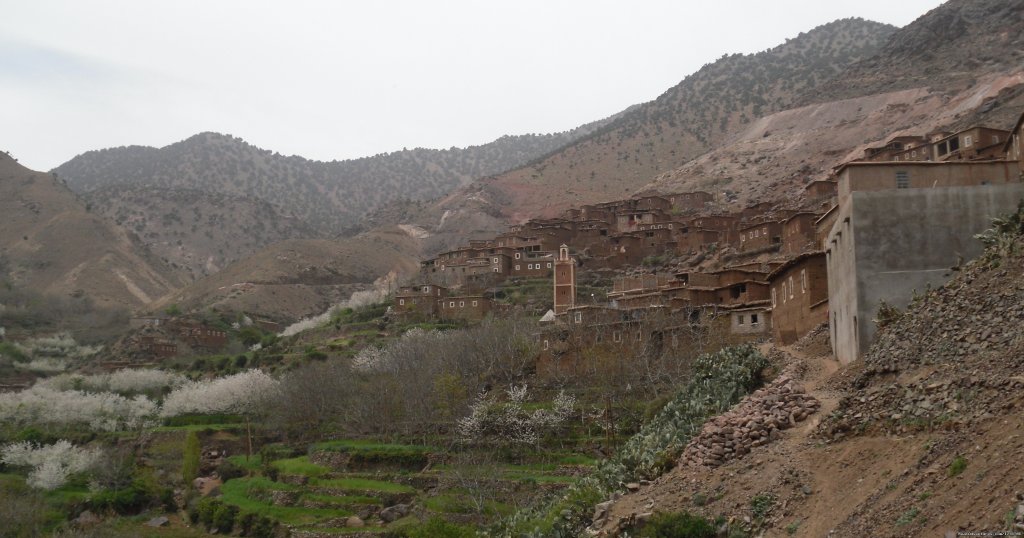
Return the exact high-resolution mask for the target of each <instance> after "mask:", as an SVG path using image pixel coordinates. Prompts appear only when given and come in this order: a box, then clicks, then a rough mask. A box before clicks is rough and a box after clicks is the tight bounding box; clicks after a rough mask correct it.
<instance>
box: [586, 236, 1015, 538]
mask: <svg viewBox="0 0 1024 538" xmlns="http://www.w3.org/2000/svg"><path fill="white" fill-rule="evenodd" d="M1019 243H1020V242H1019V241H1018V243H1017V244H1018V247H1019ZM1018 250H1020V249H1019V248H1018ZM891 314H892V315H891V316H890V319H888V324H887V326H886V327H885V329H884V330H883V332H882V334H881V336H880V339H879V341H878V343H877V344H876V345H875V346H874V347H873V348H872V350H871V352H870V353H869V354H868V356H867V357H866V358H865V360H864V361H862V362H860V363H855V364H852V365H847V366H840V365H839V364H838V363H837V362H836V361H835V360H834V359H833V358H832V356H831V353H830V352H829V350H828V345H827V342H828V339H827V333H826V332H825V331H823V330H818V331H816V332H815V333H812V334H811V335H809V336H808V337H807V338H805V339H804V340H802V341H800V342H798V343H797V344H795V345H794V346H792V347H790V348H782V349H778V350H775V351H773V352H772V357H773V361H774V363H775V365H776V367H777V368H778V370H779V371H781V372H783V374H782V375H780V377H778V378H776V380H775V382H773V383H772V384H770V385H768V386H767V387H766V388H764V389H762V390H761V391H759V394H760V396H758V395H757V394H755V395H752V396H751V397H749V398H748V399H746V400H745V401H744V402H741V403H740V404H739V405H738V406H737V407H736V408H735V409H734V410H733V411H731V412H730V413H729V414H727V415H723V416H722V417H718V419H717V421H715V422H711V423H709V424H708V425H706V426H705V429H704V430H703V432H702V435H701V436H700V437H698V438H697V439H696V440H695V441H694V442H693V443H692V444H691V446H690V447H689V448H688V449H687V450H686V451H685V453H684V456H683V458H682V461H681V464H680V465H678V466H677V467H676V468H675V469H674V470H672V471H671V472H669V473H668V474H666V475H664V476H662V477H661V478H659V479H658V480H655V481H653V482H651V483H649V484H644V485H641V486H640V487H639V488H638V490H637V491H635V492H630V493H628V494H627V495H625V496H623V497H621V498H619V499H616V500H615V501H614V502H612V503H609V504H608V505H606V506H605V507H603V512H604V513H603V514H602V517H601V520H600V521H599V522H597V523H596V524H595V525H594V526H593V527H592V528H591V531H592V534H594V535H601V536H616V535H619V534H621V530H622V529H625V528H628V527H629V526H630V525H632V524H633V523H634V522H635V521H637V520H642V519H644V518H645V517H648V514H650V513H653V512H680V511H689V512H691V513H698V514H701V515H703V516H706V517H711V518H714V517H718V516H722V517H724V518H725V520H727V521H732V522H733V525H734V526H739V527H743V528H746V529H747V530H749V531H750V534H751V535H752V536H766V537H771V536H813V537H822V536H828V537H834V538H839V537H850V538H853V537H858V538H859V537H864V536H872V537H896V536H899V537H904V536H922V537H933V536H938V537H945V536H956V533H957V532H958V531H960V532H964V531H974V532H981V531H988V532H998V531H1007V532H1010V531H1012V532H1018V533H1024V465H1020V457H1021V454H1024V420H1022V418H1021V408H1022V406H1024V377H1022V376H1024V368H1022V367H1024V255H1021V254H1012V253H1010V252H1004V253H1003V255H1002V256H1000V257H995V258H992V257H990V258H988V259H986V260H981V261H978V262H975V263H972V264H969V265H968V266H966V267H965V268H963V270H962V271H961V273H960V274H959V275H958V276H957V277H956V278H955V279H954V280H952V281H951V282H950V283H949V284H948V285H947V286H945V287H943V288H940V289H937V290H934V291H932V292H930V293H929V294H927V295H926V296H925V297H922V298H921V299H919V300H918V301H917V302H916V303H914V304H913V305H911V306H910V307H909V308H908V310H907V312H905V313H900V312H893V313H891ZM782 387H789V392H788V393H784V392H783V393H782V394H784V395H789V396H790V397H794V398H795V396H796V395H801V398H800V400H801V403H800V405H795V404H791V405H792V408H793V409H799V410H801V411H812V410H813V408H812V407H805V405H804V402H813V401H815V400H816V401H818V402H820V408H819V409H818V410H817V412H813V413H810V414H808V416H807V419H806V420H804V421H802V422H801V421H797V420H794V421H793V422H790V421H788V420H783V421H781V422H782V424H783V425H786V426H790V427H788V428H782V427H778V426H776V428H775V430H774V433H769V435H768V437H767V438H768V441H767V442H762V443H760V445H758V446H755V445H754V443H750V448H749V453H747V454H742V455H741V454H735V456H742V457H734V453H735V450H734V453H729V452H727V451H726V450H725V448H726V447H727V445H726V443H725V441H726V440H727V438H728V436H727V435H726V431H725V430H726V428H728V427H732V428H733V431H732V435H735V432H736V431H742V428H745V429H747V430H748V431H747V433H749V432H750V431H753V429H754V428H753V427H755V426H757V422H756V420H755V421H753V422H751V421H752V419H754V418H755V417H761V419H762V424H764V423H766V422H769V420H771V421H773V423H774V420H775V418H769V417H778V418H781V416H780V415H781V414H780V413H774V414H773V413H770V412H769V413H768V416H767V417H766V416H765V411H764V408H765V406H766V405H767V406H769V408H770V407H771V406H773V405H779V407H780V408H782V407H784V404H783V403H782V401H779V396H780V392H781V391H780V389H781V388H782ZM800 388H802V389H804V390H805V392H798V390H794V389H800ZM773 399H775V400H776V401H774V402H772V400H773ZM766 400H767V401H768V402H771V403H766ZM783 401H784V400H783ZM776 411H778V409H776ZM796 416H797V415H796V414H794V419H795V418H796ZM786 418H787V419H788V415H787V416H786ZM741 423H742V424H741ZM747 424H750V426H747ZM737 425H739V427H737ZM762 428H763V426H762ZM761 431H764V430H763V429H762V430H761ZM768 431H772V429H771V428H770V427H769V428H768ZM747 433H744V435H747ZM758 438H760V437H758ZM716 441H717V442H716ZM716 444H718V445H720V446H721V447H722V448H721V450H720V451H721V452H722V453H723V454H722V457H721V458H720V459H715V458H714V457H711V458H708V455H709V454H711V455H712V456H713V455H714V454H715V453H714V447H715V445H716ZM741 451H742V450H741ZM709 459H710V463H713V464H715V463H720V464H719V465H717V466H715V465H710V466H709V465H707V463H709V461H708V460H709Z"/></svg>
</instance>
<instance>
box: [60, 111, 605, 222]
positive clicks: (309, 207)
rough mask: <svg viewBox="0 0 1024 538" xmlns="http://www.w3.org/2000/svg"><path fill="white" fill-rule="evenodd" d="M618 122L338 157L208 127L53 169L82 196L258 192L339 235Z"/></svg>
mask: <svg viewBox="0 0 1024 538" xmlns="http://www.w3.org/2000/svg"><path fill="white" fill-rule="evenodd" d="M609 120H610V119H609ZM609 120H602V121H597V122H594V123H592V124H588V125H584V126H582V127H579V128H577V129H574V130H572V131H567V132H564V133H556V134H546V135H522V136H505V137H502V138H499V139H498V140H495V141H493V142H490V143H488V144H484V145H480V146H471V147H468V148H464V149H457V148H451V149H445V150H434V149H421V148H417V149H412V150H402V151H396V152H393V153H387V154H380V155H375V156H372V157H365V158H360V159H352V160H347V161H332V162H320V161H311V160H308V159H304V158H302V157H297V156H291V157H286V156H283V155H280V154H278V153H276V152H271V151H268V150H263V149H260V148H257V147H255V146H252V145H250V144H248V143H246V142H244V141H243V140H242V139H240V138H235V137H232V136H230V135H221V134H217V133H202V134H198V135H195V136H193V137H191V138H188V139H187V140H184V141H181V142H178V143H175V144H171V145H169V146H166V147H163V148H159V149H157V148H151V147H142V146H131V147H121V148H112V149H104V150H99V151H90V152H86V153H84V154H82V155H79V156H77V157H75V158H74V159H72V160H70V161H68V162H66V163H64V164H62V165H61V166H59V167H57V168H56V169H54V172H56V173H57V174H58V175H59V177H61V178H62V179H64V180H65V181H66V182H67V183H68V185H70V186H71V188H72V189H74V190H75V191H77V192H89V191H93V190H96V189H99V188H102V187H111V186H117V187H121V186H125V185H128V186H137V187H138V186H146V187H160V188H163V189H179V188H183V189H189V190H198V191H204V192H216V193H223V194H230V195H235V196H245V197H251V198H258V199H261V200H264V201H267V202H270V203H273V204H276V205H279V206H280V207H281V208H282V209H283V210H284V211H285V212H287V213H291V214H293V215H296V216H297V217H299V218H300V219H302V220H304V221H305V222H306V223H307V224H308V225H311V226H314V227H316V228H318V229H320V230H322V231H323V232H325V233H328V234H330V233H338V232H342V231H345V230H350V229H352V228H353V227H358V226H359V220H360V218H361V217H362V216H363V215H364V214H366V213H367V212H369V211H372V210H373V209H374V208H376V207H378V206H380V205H382V204H384V203H387V202H389V201H391V200H398V199H410V200H423V199H432V198H436V197H438V196H442V195H444V194H446V193H448V192H450V191H451V190H453V189H455V188H456V187H459V186H460V185H464V184H466V183H468V182H470V181H472V180H473V179H476V178H478V177H482V176H485V175H489V174H495V173H498V172H501V171H504V170H508V169H509V168H513V167H515V166H519V165H522V164H523V163H525V162H528V161H529V160H530V159H533V158H535V157H537V156H538V155H542V154H544V153H547V152H549V151H552V150H554V149H555V148H558V147H561V146H562V145H564V144H566V143H569V142H571V141H573V140H576V139H577V138H579V137H580V136H584V135H586V134H588V133H590V132H591V131H593V130H594V129H596V128H598V127H600V126H601V125H603V124H604V123H605V122H607V121H609ZM111 192H116V191H111ZM184 209H185V208H180V210H184ZM150 217H151V218H155V217H156V216H155V215H151V216H150Z"/></svg>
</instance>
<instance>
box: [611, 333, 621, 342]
mask: <svg viewBox="0 0 1024 538" xmlns="http://www.w3.org/2000/svg"><path fill="white" fill-rule="evenodd" d="M621 341H622V333H621V332H619V331H613V332H612V342H621Z"/></svg>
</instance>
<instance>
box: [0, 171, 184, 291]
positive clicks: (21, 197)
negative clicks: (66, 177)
mask: <svg viewBox="0 0 1024 538" xmlns="http://www.w3.org/2000/svg"><path fill="white" fill-rule="evenodd" d="M0 214H2V215H3V217H2V219H3V225H2V226H0V261H2V262H3V263H0V279H7V280H9V281H10V282H11V283H12V284H13V285H14V286H17V287H24V288H27V289H32V290H36V291H39V292H43V293H48V294H57V295H72V294H73V295H76V296H81V295H84V296H87V297H91V298H92V299H93V300H95V301H96V303H97V304H100V305H103V306H122V307H126V308H129V309H132V310H135V309H139V308H142V307H144V306H145V305H147V304H148V303H150V302H151V301H153V300H155V299H157V298H159V297H160V296H162V295H164V294H166V293H168V292H170V291H172V290H174V289H177V288H179V287H180V286H182V285H183V284H184V278H183V275H182V274H180V273H179V272H177V271H175V270H173V269H172V268H171V267H169V266H168V265H166V264H164V263H163V262H162V261H161V260H160V259H158V258H157V257H156V256H154V255H152V254H151V253H150V252H148V250H147V249H146V248H145V246H144V245H142V244H141V243H140V242H139V241H138V240H137V239H136V238H135V237H133V236H132V235H131V234H130V233H128V232H126V231H124V230H123V229H121V228H119V227H117V226H116V225H114V223H113V222H110V221H108V220H106V219H105V218H103V217H102V216H100V215H97V214H94V213H90V212H88V211H87V210H86V206H85V204H84V203H83V202H82V201H81V200H79V199H78V198H77V197H76V196H75V195H74V194H73V193H72V192H71V191H70V190H68V188H67V187H66V186H65V185H64V184H63V183H61V182H60V181H58V180H56V179H55V178H54V177H53V176H52V175H51V174H45V173H42V172H34V171H32V170H29V169H27V168H25V167H23V166H21V165H20V164H18V163H17V162H16V161H15V160H14V159H13V158H11V157H10V156H8V155H6V154H2V153H0Z"/></svg>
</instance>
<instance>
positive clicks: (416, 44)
mask: <svg viewBox="0 0 1024 538" xmlns="http://www.w3.org/2000/svg"><path fill="white" fill-rule="evenodd" d="M940 3H941V2H940V1H938V0H903V1H900V2H892V1H891V0H886V1H882V0H858V1H846V0H842V1H840V0H829V1H821V0H813V1H796V0H774V1H770V2H769V1H764V0H742V1H739V0H724V1H721V0H720V1H712V2H707V1H701V2H696V1H683V0H674V1H644V0H635V1H631V2H607V1H595V0H580V1H568V0H566V1H559V0H544V1H534V0H516V1H506V2H494V1H491V2H485V1H480V0H476V1H472V0H459V1H455V0H452V1H441V0H438V1H433V2H428V1H424V0H410V1H379V2H377V1H369V0H361V1H358V2H356V1H326V0H324V1H312V0H309V1H304V0H298V1H296V0H290V1H287V2H285V1H279V2H268V1H254V0H204V1H198V0H174V1H167V0H164V1H162V2H155V1H139V0H120V1H115V0H109V1H103V0H65V1H58V0H31V1H26V0H0V150H5V151H9V152H11V154H12V155H14V156H15V157H17V158H19V159H20V160H21V162H22V163H23V164H25V165H27V166H29V167H30V168H34V169H38V170H48V169H50V168H53V167H55V166H57V165H59V164H61V163H62V162H64V161H66V160H68V159H70V158H72V157H74V156H75V155H77V154H79V153H82V152H84V151H87V150H90V149H99V148H105V147H112V146H121V145H131V144H141V145H151V146H158V147H159V146H164V145H167V144H170V143H173V142H176V141H178V140H182V139H184V138H187V137H189V136H191V135H193V134H195V133H198V132H202V131H217V132H221V133H229V134H232V135H235V136H240V137H242V138H244V139H246V140H247V141H249V142H251V143H253V144H255V145H257V146H260V147H263V148H266V149H271V150H275V151H279V152H281V153H283V154H289V155H290V154H296V155H302V156H304V157H308V158H313V159H321V160H332V159H346V158H352V157H361V156H366V155H373V154H376V153H381V152H388V151H394V150H399V149H402V148H403V147H409V148H412V147H417V146H420V147H450V146H460V147H461V146H467V145H473V144H481V143H485V142H488V141H490V140H493V139H495V138H497V137H499V136H501V135H503V134H521V133H531V132H537V133H539V132H552V131H564V130H567V129H571V128H573V127H575V126H578V125H580V124H583V123H586V122H589V121H593V120H596V119H599V118H603V117H606V116H608V115H611V114H614V113H615V112H618V111H620V110H622V109H623V108H626V107H627V106H629V105H632V104H635V103H639V102H643V101H648V100H651V99H653V98H655V97H657V96H658V95H659V94H661V93H662V92H663V91H665V90H666V89H668V88H669V87H671V86H673V85H675V84H676V83H678V82H679V81H680V80H682V79H683V78H684V77H685V76H686V75H688V74H690V73H692V72H694V71H696V70H697V69H699V68H700V67H701V65H703V64H705V63H709V62H712V61H714V60H715V59H717V58H719V57H721V56H722V55H723V54H731V53H736V52H740V53H752V52H757V51H760V50H764V49H767V48H770V47H773V46H775V45H777V44H779V43H782V42H784V41H785V40H786V39H787V38H791V37H795V36H796V35H797V34H799V33H800V32H802V31H807V30H810V29H811V28H813V27H815V26H818V25H820V24H824V23H827V22H830V21H832V20H835V19H838V18H843V17H851V16H859V17H863V18H866V19H872V20H876V21H879V22H886V23H889V24H894V25H897V26H904V25H906V24H907V23H909V22H911V21H913V20H914V19H916V18H917V17H919V16H920V15H923V14H924V13H925V12H927V11H928V10H929V9H932V8H934V7H936V6H937V5H939V4H940Z"/></svg>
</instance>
